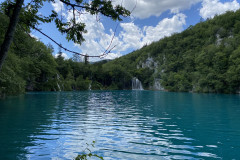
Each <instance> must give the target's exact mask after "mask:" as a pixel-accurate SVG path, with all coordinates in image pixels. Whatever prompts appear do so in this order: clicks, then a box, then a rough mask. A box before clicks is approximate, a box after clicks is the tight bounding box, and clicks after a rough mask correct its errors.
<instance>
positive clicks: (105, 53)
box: [31, 26, 117, 58]
mask: <svg viewBox="0 0 240 160" xmlns="http://www.w3.org/2000/svg"><path fill="white" fill-rule="evenodd" d="M31 27H32V28H33V29H35V30H36V31H38V32H39V33H41V34H42V35H44V36H45V37H47V38H48V39H50V40H51V41H52V42H53V43H55V44H56V45H57V46H59V47H60V48H62V49H64V50H65V51H67V52H70V53H74V54H77V55H79V56H83V57H91V58H103V57H104V56H106V55H107V54H108V53H110V52H111V51H112V50H113V49H114V48H115V47H116V46H117V45H115V46H113V47H112V48H111V49H110V50H109V48H110V47H111V44H112V41H113V39H114V36H115V32H116V29H117V27H116V29H115V32H114V36H113V38H112V40H111V43H110V45H109V46H108V48H107V49H106V50H105V51H104V52H103V54H101V55H98V56H89V55H86V54H82V53H78V52H76V51H72V50H69V49H67V48H65V47H63V46H62V45H61V44H60V43H58V42H56V41H55V40H54V39H52V38H51V37H50V36H48V35H46V34H45V33H43V32H42V31H41V30H40V29H38V28H36V27H34V26H31Z"/></svg>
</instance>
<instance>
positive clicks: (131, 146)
mask: <svg viewBox="0 0 240 160" xmlns="http://www.w3.org/2000/svg"><path fill="white" fill-rule="evenodd" d="M0 126H1V129H0V145H1V147H0V159H34V160H35V159H36V160H39V159H42V160H45V159H73V158H74V157H76V156H77V154H78V153H81V152H82V151H83V150H84V149H85V148H86V143H91V142H92V141H96V145H95V147H94V148H91V150H92V152H93V153H96V154H98V155H100V156H103V158H104V159H128V160H131V159H132V160H134V159H141V160H151V159H152V160H156V159H240V154H239V152H240V96H239V95H220V94H194V93H169V92H160V91H85V92H38V93H37V92H32V93H27V94H26V95H22V96H18V97H11V98H7V99H6V100H0Z"/></svg>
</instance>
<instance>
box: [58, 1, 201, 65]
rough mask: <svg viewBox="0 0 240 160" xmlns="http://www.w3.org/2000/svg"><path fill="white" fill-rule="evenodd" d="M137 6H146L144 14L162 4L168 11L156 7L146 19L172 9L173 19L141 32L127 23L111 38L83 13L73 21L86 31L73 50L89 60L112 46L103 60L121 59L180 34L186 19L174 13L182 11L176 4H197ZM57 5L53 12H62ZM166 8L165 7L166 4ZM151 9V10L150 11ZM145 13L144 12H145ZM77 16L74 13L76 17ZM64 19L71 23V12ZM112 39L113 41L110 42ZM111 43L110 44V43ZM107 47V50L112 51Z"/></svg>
mask: <svg viewBox="0 0 240 160" xmlns="http://www.w3.org/2000/svg"><path fill="white" fill-rule="evenodd" d="M138 1H139V2H138V6H139V5H140V6H142V5H143V4H146V7H145V9H147V11H151V8H152V7H153V8H155V5H163V4H162V3H163V2H165V3H167V4H169V6H171V7H165V9H163V10H161V9H160V10H158V11H159V12H157V8H159V6H158V7H157V8H155V9H156V12H149V15H158V14H160V13H161V12H162V11H164V10H167V9H171V10H172V12H176V14H175V15H173V16H172V17H170V18H164V19H162V20H161V21H159V23H158V24H157V25H156V26H145V27H143V28H141V27H139V26H137V25H136V24H134V22H129V23H121V24H120V26H119V27H118V30H120V33H119V34H118V35H115V37H114V31H113V30H112V29H110V30H109V32H108V33H107V31H106V29H105V27H104V25H103V23H101V22H99V21H97V20H96V16H93V15H90V14H85V13H84V11H83V12H82V13H83V14H81V15H76V21H80V22H82V23H85V24H86V30H87V31H88V32H87V33H85V34H84V35H83V37H84V38H85V41H84V42H83V43H82V44H81V46H80V45H77V44H75V46H77V47H79V48H80V49H81V53H82V54H88V55H90V56H98V55H101V54H103V53H104V51H105V50H106V49H107V48H108V47H109V45H110V44H111V47H113V46H115V45H116V47H115V48H113V49H112V50H111V52H110V53H108V55H107V56H106V57H105V58H106V59H114V58H117V57H120V56H121V55H122V54H121V53H123V52H126V51H128V50H133V49H139V48H141V47H142V46H144V45H145V44H149V43H151V42H153V41H158V40H159V39H161V38H163V37H165V36H170V35H171V34H173V33H176V32H180V31H182V30H183V26H184V25H185V23H186V22H185V19H186V16H185V15H184V14H182V13H177V12H178V10H180V9H183V8H184V7H183V6H182V7H180V6H179V5H180V4H181V3H178V2H179V1H181V2H183V3H186V2H188V4H187V5H185V7H187V6H190V4H193V2H197V1H199V0H192V1H189V0H179V1H175V3H176V4H177V5H175V7H173V6H174V5H173V0H168V1H166V0H163V1H161V3H160V2H158V1H153V0H149V1H146V0H145V1H144V0H138ZM127 2H129V3H130V2H134V1H124V3H127ZM150 2H152V3H153V2H155V3H156V4H155V5H153V4H151V5H150ZM170 2H171V3H170ZM57 4H58V5H55V6H53V7H54V9H55V11H59V12H60V10H59V8H61V5H62V4H61V3H60V2H59V1H57ZM165 6H166V4H165ZM149 7H150V8H149ZM147 11H146V12H147ZM143 12H145V11H143ZM136 13H137V14H136V16H141V14H146V13H142V12H141V13H140V12H136ZM76 14H77V13H76ZM63 15H64V17H65V18H66V19H67V20H68V21H69V20H70V19H72V16H73V14H72V12H71V10H68V11H65V13H64V14H63ZM113 37H114V39H113V41H112V38H113ZM111 41H112V43H111ZM111 47H110V48H111ZM96 60H99V58H90V61H96Z"/></svg>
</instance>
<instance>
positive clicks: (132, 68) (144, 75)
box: [0, 11, 240, 95]
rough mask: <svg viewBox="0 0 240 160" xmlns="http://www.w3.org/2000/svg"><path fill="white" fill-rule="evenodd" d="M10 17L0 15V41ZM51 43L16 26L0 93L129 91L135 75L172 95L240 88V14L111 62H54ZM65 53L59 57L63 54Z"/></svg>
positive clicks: (217, 19)
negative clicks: (46, 43) (170, 92)
mask: <svg viewBox="0 0 240 160" xmlns="http://www.w3.org/2000/svg"><path fill="white" fill-rule="evenodd" d="M8 21H9V18H8V17H7V16H5V15H4V14H3V13H0V43H2V41H3V38H4V34H5V32H6V27H7V24H8ZM52 53H53V48H52V47H51V45H47V46H46V45H44V44H43V43H42V42H40V41H37V40H36V39H33V38H31V37H29V35H28V34H26V33H25V32H24V31H23V30H22V29H21V28H20V27H19V26H18V27H17V30H16V34H15V36H14V39H13V43H12V45H11V48H10V50H9V54H8V57H7V59H6V61H5V63H4V66H3V69H2V72H1V74H0V95H4V94H6V95H14V94H19V93H24V92H25V91H59V90H62V91H72V90H88V89H89V88H91V89H92V90H100V89H109V90H110V89H111V90H117V89H119V90H121V89H131V79H132V78H133V77H137V78H138V79H139V80H140V81H141V82H142V84H143V87H144V88H145V89H153V88H154V85H155V83H156V81H158V82H159V83H160V84H161V86H162V88H164V89H165V90H168V91H184V92H187V91H193V92H213V93H237V92H238V91H239V87H240V11H237V12H227V13H226V14H224V15H220V16H216V17H215V18H214V19H210V20H206V21H205V22H200V23H199V24H197V25H196V26H190V27H189V28H188V29H187V30H185V31H183V32H182V33H179V34H174V35H172V36H171V37H166V38H164V39H162V40H160V41H158V42H154V43H152V44H150V45H146V46H144V47H143V48H142V49H139V50H137V51H134V52H132V53H130V54H128V55H126V56H123V57H120V58H118V59H115V60H113V61H109V62H108V61H101V62H98V63H94V64H86V63H83V62H79V60H78V59H79V58H78V57H76V56H73V58H72V59H68V60H64V58H63V57H62V56H58V57H57V58H54V57H53V55H52ZM60 55H61V54H60Z"/></svg>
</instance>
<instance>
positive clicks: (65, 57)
mask: <svg viewBox="0 0 240 160" xmlns="http://www.w3.org/2000/svg"><path fill="white" fill-rule="evenodd" d="M58 56H59V54H58V53H57V54H55V56H54V57H55V58H57V57H58ZM62 57H63V58H64V59H69V57H68V55H67V54H66V53H62Z"/></svg>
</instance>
